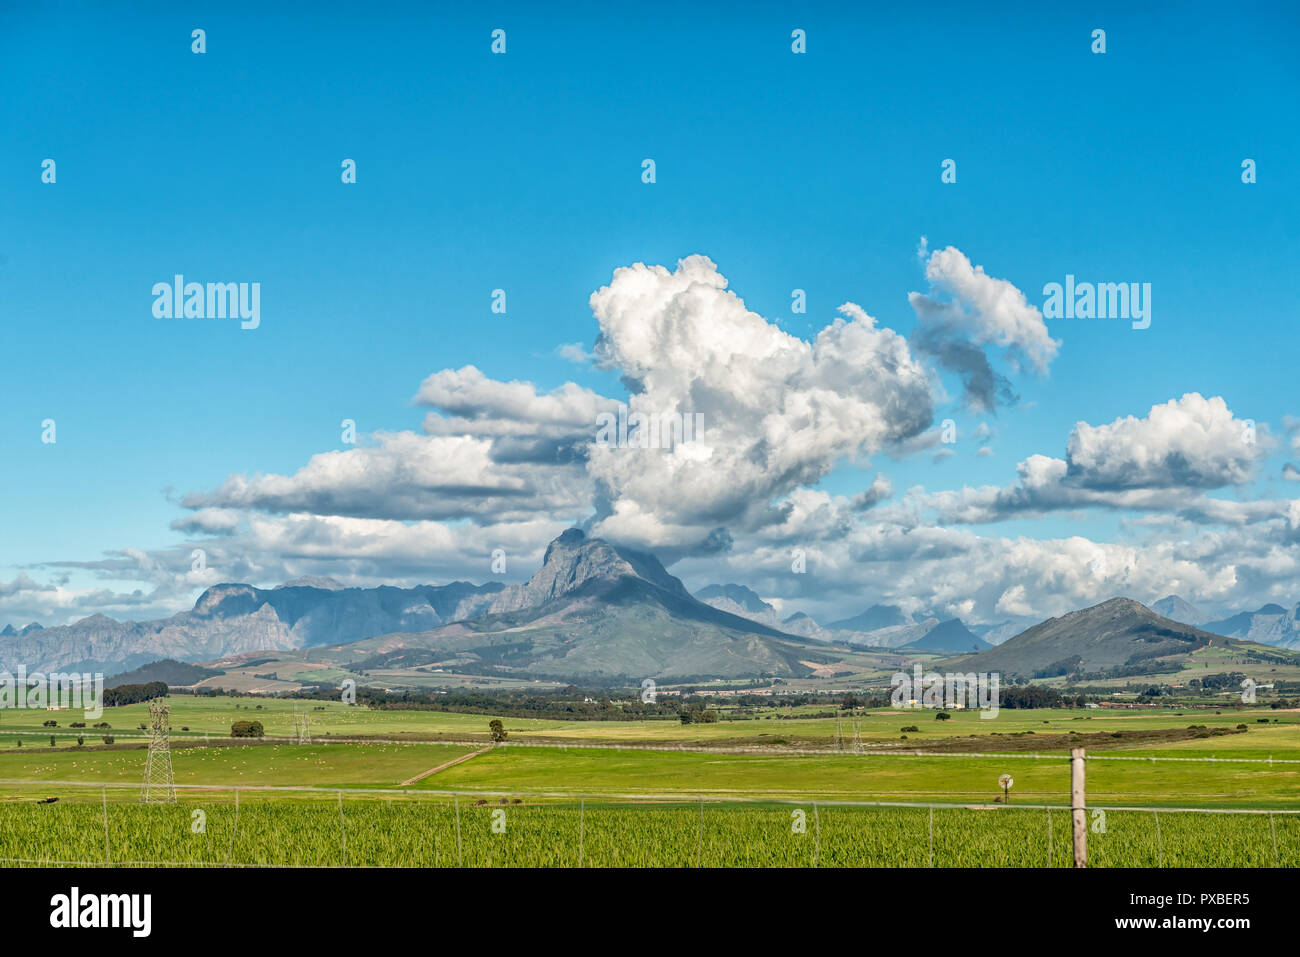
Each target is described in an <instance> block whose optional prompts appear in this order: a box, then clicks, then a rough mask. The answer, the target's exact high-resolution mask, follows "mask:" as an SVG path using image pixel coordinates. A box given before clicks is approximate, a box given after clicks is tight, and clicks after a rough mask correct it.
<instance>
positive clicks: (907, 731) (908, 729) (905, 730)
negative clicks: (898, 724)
mask: <svg viewBox="0 0 1300 957" xmlns="http://www.w3.org/2000/svg"><path fill="white" fill-rule="evenodd" d="M899 730H900V731H902V732H903V733H904V734H910V733H914V732H917V731H920V730H921V729H920V728H918V727H917V726H916V725H914V724H909V725H908V726H907V727H906V728H899Z"/></svg>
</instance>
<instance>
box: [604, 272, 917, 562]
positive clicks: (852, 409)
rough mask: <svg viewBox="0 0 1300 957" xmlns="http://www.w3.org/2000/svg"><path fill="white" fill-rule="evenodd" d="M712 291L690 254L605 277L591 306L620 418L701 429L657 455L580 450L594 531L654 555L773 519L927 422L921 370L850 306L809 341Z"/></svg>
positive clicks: (719, 285) (710, 277) (715, 279)
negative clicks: (596, 512) (699, 421)
mask: <svg viewBox="0 0 1300 957" xmlns="http://www.w3.org/2000/svg"><path fill="white" fill-rule="evenodd" d="M726 287H727V280H726V279H725V278H724V277H723V276H722V275H721V274H720V273H719V272H718V269H717V267H716V266H715V265H714V264H713V262H712V261H710V260H709V259H708V258H707V257H704V256H692V257H690V258H687V259H684V260H682V261H681V262H680V263H678V265H677V268H676V269H675V270H672V271H670V270H668V269H666V268H664V267H662V266H646V265H643V264H640V263H638V264H637V265H634V266H629V267H627V268H624V269H618V270H616V271H615V273H614V279H613V281H612V282H611V283H610V284H609V285H608V286H605V287H603V288H601V289H600V290H598V291H597V292H595V293H594V294H593V295H592V297H591V308H592V312H593V313H594V314H595V316H596V321H597V322H598V323H599V325H600V336H599V339H598V340H597V344H596V355H597V357H598V362H599V364H601V365H602V366H604V367H606V368H611V369H616V370H618V371H619V372H621V373H622V375H623V377H624V380H625V381H626V382H628V383H629V384H630V387H631V390H632V394H631V396H630V398H629V400H628V405H629V409H630V411H631V412H641V413H644V414H651V413H658V414H660V415H662V414H671V413H681V414H683V415H696V414H699V415H701V416H702V417H703V423H704V428H705V432H704V436H703V437H702V438H700V439H697V440H696V441H695V442H690V443H682V444H679V445H677V446H676V447H675V448H672V449H671V450H668V451H667V452H666V454H665V452H664V451H663V450H644V449H639V448H632V449H629V448H618V447H614V446H609V445H595V446H593V447H592V450H591V454H590V458H589V460H588V463H587V468H588V471H589V473H590V474H591V476H592V477H593V478H594V479H595V480H596V482H597V483H598V486H599V488H600V489H601V491H602V494H603V495H604V497H605V499H606V507H605V509H604V510H603V511H604V513H603V514H602V515H601V516H600V519H599V522H598V523H597V526H596V529H595V531H596V532H597V534H605V535H610V536H613V537H615V538H618V539H623V540H632V541H636V542H639V543H641V544H644V545H647V546H659V545H670V544H680V543H681V541H682V540H683V538H686V539H695V538H699V537H702V536H703V535H704V534H706V533H707V532H708V531H709V530H710V529H712V528H714V527H716V526H720V525H722V526H727V527H729V528H732V529H733V530H737V531H750V530H753V529H755V528H757V527H760V526H762V525H765V524H768V523H772V522H779V521H781V518H782V515H783V514H784V509H785V506H781V505H778V504H774V503H775V502H776V500H778V499H780V498H782V497H784V496H786V495H788V494H789V493H790V492H792V491H793V490H794V489H796V488H800V487H804V486H808V485H811V484H814V483H816V482H817V481H818V480H819V479H821V478H822V477H823V476H825V475H826V474H827V473H828V472H829V471H830V470H831V469H832V468H833V467H834V466H835V464H836V463H837V462H839V461H841V460H842V459H845V458H852V457H855V456H860V455H869V454H871V453H874V452H876V451H878V450H880V449H881V448H882V447H883V446H884V445H885V444H887V443H890V442H897V441H900V440H903V439H906V438H909V437H911V436H914V435H917V434H918V433H920V432H921V431H923V430H924V429H925V428H927V427H928V426H929V425H930V423H931V421H932V419H933V403H932V398H931V395H930V389H929V384H928V381H927V376H926V372H925V370H924V369H923V368H922V367H921V365H920V364H919V363H918V362H917V361H916V359H915V358H914V357H913V356H912V355H911V353H910V351H909V349H908V345H907V341H906V340H905V339H904V338H903V337H902V336H900V335H898V334H897V333H895V332H893V331H891V330H889V329H882V328H880V327H878V326H877V324H876V321H875V320H874V319H872V318H871V316H869V315H867V313H866V312H865V311H864V310H863V309H861V308H860V307H858V306H856V305H854V304H852V303H846V304H845V305H843V306H841V307H840V313H841V318H838V319H836V320H835V321H834V322H833V323H832V324H831V325H829V326H827V327H826V328H824V329H823V330H822V331H821V332H820V333H819V334H818V335H817V337H816V338H815V339H814V340H813V341H812V342H811V343H809V342H805V341H804V340H802V339H799V338H796V337H795V336H791V335H789V334H788V333H785V332H783V331H781V330H780V329H779V328H778V327H777V326H775V325H774V324H772V323H770V322H768V321H767V320H766V319H764V318H763V317H762V316H760V315H758V314H756V313H754V312H751V311H750V310H748V309H747V308H746V307H745V304H744V302H743V300H741V299H740V297H739V296H737V295H736V294H735V293H733V292H731V291H729V290H728V289H727V288H726Z"/></svg>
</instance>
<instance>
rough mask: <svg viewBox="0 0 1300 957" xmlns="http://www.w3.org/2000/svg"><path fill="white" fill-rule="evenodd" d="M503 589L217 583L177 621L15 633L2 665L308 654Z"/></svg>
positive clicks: (456, 614) (461, 609)
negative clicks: (343, 638)
mask: <svg viewBox="0 0 1300 957" xmlns="http://www.w3.org/2000/svg"><path fill="white" fill-rule="evenodd" d="M335 584H337V583H335ZM503 587H504V586H502V585H500V584H498V583H490V584H487V585H471V584H470V583H468V582H452V583H451V584H448V585H418V586H416V587H414V588H393V587H390V586H387V585H384V586H380V587H378V588H337V589H332V588H317V587H314V586H303V585H294V584H287V585H283V586H280V587H278V588H272V589H262V588H255V587H253V586H251V585H244V584H222V585H213V586H212V587H211V588H209V589H207V590H206V591H205V592H204V593H203V594H202V595H200V596H199V598H198V600H197V601H196V602H195V603H194V608H193V609H191V610H190V611H185V612H179V613H177V614H175V615H173V616H171V617H170V618H162V619H157V620H154V621H143V622H131V621H126V622H123V621H117V620H115V619H112V618H109V617H107V616H106V615H92V616H90V617H89V618H83V619H82V620H81V621H78V622H76V623H74V624H71V625H60V626H56V627H52V628H43V629H39V630H35V631H30V632H29V631H27V630H24V631H23V632H22V633H20V634H19V635H17V636H14V635H10V636H8V637H6V638H5V639H4V640H0V668H3V669H7V670H9V671H14V670H16V669H17V667H18V666H19V665H23V666H25V667H26V668H27V670H28V671H29V672H32V671H47V672H48V671H58V670H61V669H79V670H83V671H103V672H104V673H105V674H114V673H116V672H119V671H127V670H130V669H132V668H135V667H138V666H140V665H144V664H148V663H150V662H153V661H158V660H159V659H164V658H172V659H175V660H177V661H205V660H209V659H214V658H222V657H226V656H229V655H236V654H243V653H247V652H253V651H290V650H294V649H299V648H309V647H312V646H314V645H321V644H327V643H336V642H338V641H339V640H340V636H341V635H354V636H355V639H360V638H368V637H372V636H374V635H379V634H386V633H389V632H393V631H401V630H406V629H410V628H412V627H415V628H427V627H432V626H434V625H438V624H442V623H444V622H445V621H454V620H456V619H458V618H464V617H470V616H472V615H475V614H481V613H482V612H483V611H485V610H486V608H487V606H488V605H489V604H490V602H491V601H492V599H493V598H494V597H495V596H496V594H497V593H498V592H500V591H501V590H502V589H503ZM355 639H353V640H355Z"/></svg>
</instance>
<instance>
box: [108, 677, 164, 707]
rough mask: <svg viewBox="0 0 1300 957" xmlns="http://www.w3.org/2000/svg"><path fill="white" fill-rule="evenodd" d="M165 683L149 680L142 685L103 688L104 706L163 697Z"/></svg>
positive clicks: (134, 702)
mask: <svg viewBox="0 0 1300 957" xmlns="http://www.w3.org/2000/svg"><path fill="white" fill-rule="evenodd" d="M166 696H167V685H165V684H163V683H162V682H161V681H150V682H149V683H148V684H143V685H118V686H117V687H116V688H105V689H104V707H106V708H120V707H122V706H123V705H128V704H140V703H141V702H143V701H152V700H153V699H154V698H165V697H166Z"/></svg>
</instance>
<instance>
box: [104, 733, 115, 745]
mask: <svg viewBox="0 0 1300 957" xmlns="http://www.w3.org/2000/svg"><path fill="white" fill-rule="evenodd" d="M104 743H105V744H112V743H113V736H112V735H111V734H106V735H104Z"/></svg>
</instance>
